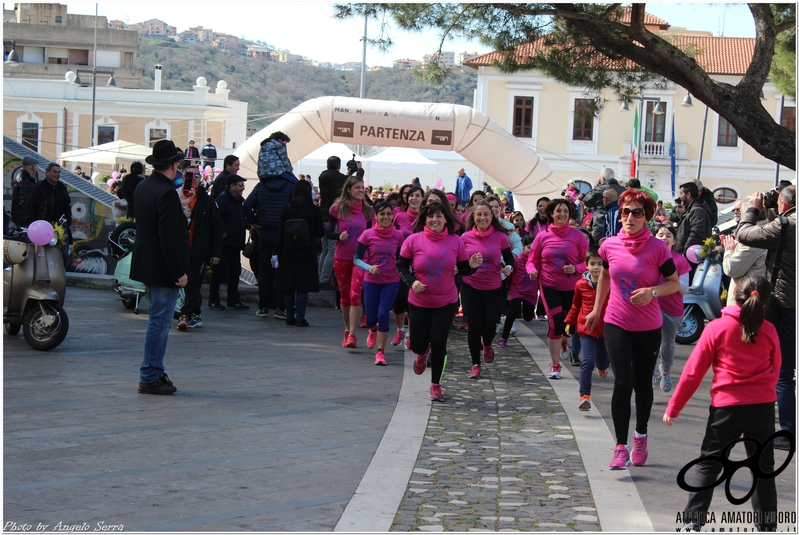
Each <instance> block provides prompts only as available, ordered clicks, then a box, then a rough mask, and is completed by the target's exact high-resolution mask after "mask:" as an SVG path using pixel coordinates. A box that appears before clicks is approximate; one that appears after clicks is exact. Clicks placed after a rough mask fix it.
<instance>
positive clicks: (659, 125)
mask: <svg viewBox="0 0 799 535" xmlns="http://www.w3.org/2000/svg"><path fill="white" fill-rule="evenodd" d="M657 105H658V103H657V102H655V101H653V100H648V101H647V102H646V136H645V138H644V141H651V142H654V143H663V142H665V140H666V116H667V113H666V103H665V102H661V103H660V107H661V108H662V109H663V113H660V114H657V115H655V106H657Z"/></svg>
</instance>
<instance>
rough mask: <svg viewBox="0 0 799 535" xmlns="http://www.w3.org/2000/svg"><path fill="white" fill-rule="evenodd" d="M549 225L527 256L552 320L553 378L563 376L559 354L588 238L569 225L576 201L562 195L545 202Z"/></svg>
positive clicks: (539, 235)
mask: <svg viewBox="0 0 799 535" xmlns="http://www.w3.org/2000/svg"><path fill="white" fill-rule="evenodd" d="M546 214H547V219H548V220H549V227H548V228H547V229H546V230H544V231H543V232H541V233H539V234H538V235H537V236H536V237H535V240H533V245H532V247H531V249H530V256H529V257H528V258H527V273H528V274H529V275H530V280H538V281H539V282H540V285H541V294H540V295H541V298H542V299H543V302H544V309H545V310H546V313H547V320H548V321H549V332H548V333H547V345H548V346H549V356H550V358H551V359H552V363H551V364H550V368H551V371H550V373H549V378H550V379H560V369H561V365H560V354H561V352H566V343H567V342H566V336H565V330H564V327H565V324H564V322H563V320H564V319H565V318H566V314H567V313H568V312H569V308H570V307H571V304H572V298H573V297H574V286H575V285H576V284H577V282H578V281H579V280H580V279H581V278H582V274H583V272H584V271H585V252H586V251H587V250H588V238H586V236H585V234H583V233H582V232H580V231H579V230H577V229H574V228H571V227H570V226H569V220H570V219H571V218H572V217H574V205H573V204H572V203H570V202H569V201H567V200H566V199H563V198H558V199H553V200H551V201H549V202H548V203H547V206H546Z"/></svg>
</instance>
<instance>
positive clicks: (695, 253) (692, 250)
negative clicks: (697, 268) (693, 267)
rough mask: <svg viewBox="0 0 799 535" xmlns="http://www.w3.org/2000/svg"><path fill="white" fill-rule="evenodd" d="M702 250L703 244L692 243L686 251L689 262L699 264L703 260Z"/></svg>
mask: <svg viewBox="0 0 799 535" xmlns="http://www.w3.org/2000/svg"><path fill="white" fill-rule="evenodd" d="M701 250H702V246H701V245H692V246H690V247H689V248H688V250H687V251H685V258H687V259H688V261H689V262H691V263H693V264H699V263H700V262H702V258H701V255H700V254H699V252H700V251H701Z"/></svg>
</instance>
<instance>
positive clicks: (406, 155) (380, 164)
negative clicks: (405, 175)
mask: <svg viewBox="0 0 799 535" xmlns="http://www.w3.org/2000/svg"><path fill="white" fill-rule="evenodd" d="M363 166H364V167H365V168H366V169H399V170H402V171H427V172H435V171H437V170H438V164H437V163H436V162H434V161H433V160H430V159H428V158H425V157H424V156H422V155H421V154H420V153H419V151H418V150H416V149H409V148H406V147H390V148H388V149H386V150H384V151H383V152H381V153H380V154H378V155H376V156H372V157H371V158H366V159H365V160H364V161H363Z"/></svg>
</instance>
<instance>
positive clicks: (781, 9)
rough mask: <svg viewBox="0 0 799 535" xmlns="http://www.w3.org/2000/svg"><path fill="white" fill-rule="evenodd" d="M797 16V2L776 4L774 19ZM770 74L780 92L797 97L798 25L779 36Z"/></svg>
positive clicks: (780, 20)
mask: <svg viewBox="0 0 799 535" xmlns="http://www.w3.org/2000/svg"><path fill="white" fill-rule="evenodd" d="M795 17H796V4H777V5H776V6H775V9H774V20H775V21H776V22H778V23H779V22H782V21H784V20H791V19H795ZM769 75H770V76H771V79H772V81H773V82H774V85H775V86H777V89H778V90H779V91H780V93H782V94H783V95H788V96H790V97H793V98H794V99H795V98H796V27H793V28H790V29H789V30H786V31H785V32H783V33H781V34H780V35H778V36H777V43H776V45H775V48H774V62H773V63H772V64H771V72H770V73H769Z"/></svg>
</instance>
